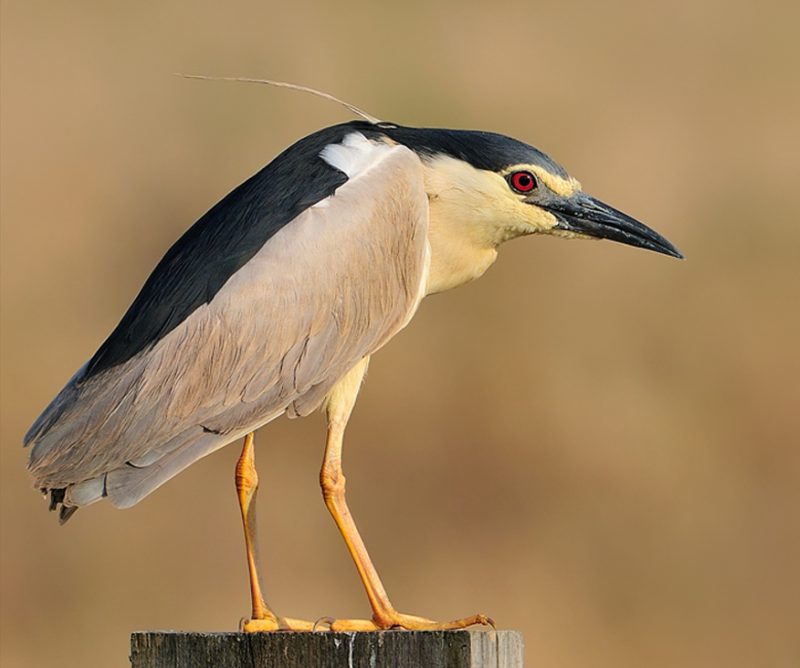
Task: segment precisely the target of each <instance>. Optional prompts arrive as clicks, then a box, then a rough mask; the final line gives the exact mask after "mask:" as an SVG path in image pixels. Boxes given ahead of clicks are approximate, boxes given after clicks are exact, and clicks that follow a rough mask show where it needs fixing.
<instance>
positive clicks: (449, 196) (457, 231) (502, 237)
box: [423, 156, 580, 292]
mask: <svg viewBox="0 0 800 668" xmlns="http://www.w3.org/2000/svg"><path fill="white" fill-rule="evenodd" d="M516 171H526V172H530V173H531V174H532V175H533V176H534V177H535V178H536V179H537V186H536V187H537V188H547V189H549V190H550V191H552V195H553V196H560V197H565V196H569V195H572V194H573V193H575V192H577V191H578V190H580V184H579V183H578V182H577V181H576V180H575V179H571V178H561V177H559V176H556V175H553V174H550V173H549V172H547V171H546V170H544V169H542V168H541V167H540V166H538V165H527V164H522V165H513V166H511V167H509V168H507V169H506V170H504V171H503V172H502V173H495V172H490V171H487V170H484V169H476V168H475V167H473V166H472V165H470V164H468V163H466V162H464V161H462V160H457V159H455V158H452V157H449V156H437V157H435V158H431V159H429V160H425V161H423V174H424V179H425V190H426V192H427V194H428V201H429V204H430V224H429V230H428V238H429V241H430V245H431V253H432V255H431V258H432V264H431V279H430V286H429V292H440V291H442V290H447V289H449V288H452V287H455V286H457V285H461V284H463V283H466V282H468V281H470V280H473V279H475V278H477V277H478V276H480V275H482V274H483V273H484V272H485V271H486V269H488V267H489V266H490V265H491V264H492V263H493V262H494V260H495V258H496V257H497V247H498V246H499V245H500V244H501V243H503V242H504V241H508V240H509V239H513V238H515V237H519V236H524V235H529V234H557V235H559V236H561V235H563V234H564V232H563V230H558V229H556V225H557V223H558V220H557V219H556V217H555V216H554V215H553V214H552V213H550V212H548V211H546V210H544V209H542V208H540V207H538V206H536V204H535V203H531V197H530V195H526V194H522V193H519V192H515V191H514V190H513V189H512V188H511V186H510V185H509V181H508V179H507V177H508V176H509V174H511V173H513V172H516ZM526 200H527V201H526ZM567 234H570V233H567ZM573 236H574V235H573Z"/></svg>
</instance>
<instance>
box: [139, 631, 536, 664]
mask: <svg viewBox="0 0 800 668" xmlns="http://www.w3.org/2000/svg"><path fill="white" fill-rule="evenodd" d="M130 659H131V666H132V668H212V667H213V668H240V667H241V666H247V667H248V668H522V634H521V633H520V632H519V631H493V630H491V629H488V630H487V629H467V630H464V631H374V632H364V633H362V632H359V633H332V632H330V631H321V632H314V633H296V632H291V631H286V632H279V633H181V632H177V631H142V632H137V633H134V634H132V635H131V657H130Z"/></svg>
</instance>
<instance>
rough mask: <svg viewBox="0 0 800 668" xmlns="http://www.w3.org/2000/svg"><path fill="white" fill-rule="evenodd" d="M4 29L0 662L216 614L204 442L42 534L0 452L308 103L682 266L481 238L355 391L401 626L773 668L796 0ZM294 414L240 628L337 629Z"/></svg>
mask: <svg viewBox="0 0 800 668" xmlns="http://www.w3.org/2000/svg"><path fill="white" fill-rule="evenodd" d="M211 5H212V3H194V2H170V3H129V4H124V3H103V2H72V3H53V2H41V1H35V0H34V1H27V2H23V1H21V0H20V1H17V2H3V3H2V16H1V17H0V18H1V19H2V40H1V42H2V118H1V120H2V193H1V195H2V197H1V200H0V202H1V204H2V372H3V375H2V491H1V494H2V594H1V595H2V632H1V634H0V638H1V642H2V645H1V649H0V663H2V665H3V666H4V667H6V666H8V667H14V666H44V665H55V664H58V665H70V666H71V665H86V666H125V665H127V658H126V657H127V648H128V634H129V632H131V631H133V630H137V629H162V628H177V629H197V630H200V629H213V630H226V629H234V628H235V627H236V625H237V623H238V620H239V618H240V617H241V616H243V615H245V614H247V613H248V599H247V592H246V574H245V563H244V556H243V547H242V540H241V536H240V533H241V528H240V524H239V518H238V515H237V513H238V511H237V507H236V502H235V496H234V491H233V480H232V471H233V465H234V461H235V459H236V456H237V454H238V446H232V447H230V448H227V449H224V450H222V451H220V452H219V453H217V454H215V455H213V456H211V457H209V458H207V459H205V460H203V461H201V462H200V463H198V464H197V465H195V466H194V467H192V468H191V469H190V470H188V471H187V472H185V473H184V474H182V475H181V476H179V477H178V478H176V479H175V480H173V481H172V482H171V483H169V484H168V485H167V486H165V487H163V488H162V489H161V490H159V491H158V492H157V493H155V494H154V495H152V496H151V497H148V498H147V499H146V500H145V501H144V502H142V503H141V504H140V505H138V506H137V507H135V508H134V509H131V510H128V511H116V510H114V509H113V508H111V507H110V506H109V505H107V504H98V505H97V506H94V507H92V508H90V509H86V510H84V511H82V512H80V513H78V514H77V515H76V516H75V518H74V519H73V520H72V521H70V523H69V524H68V525H67V526H65V527H58V525H57V523H56V518H55V517H54V516H53V515H52V514H48V513H47V509H46V504H45V502H44V501H42V499H41V498H39V496H38V495H37V493H36V492H35V491H34V490H33V489H31V488H30V483H29V480H28V478H27V475H26V473H25V470H24V464H25V458H26V453H25V452H24V451H23V450H22V448H21V446H20V441H21V438H22V434H23V433H24V431H25V429H26V428H27V427H28V425H29V424H30V423H31V422H32V421H33V419H34V418H35V417H36V416H37V415H38V413H39V412H40V410H41V409H42V408H43V407H44V406H45V404H46V403H47V402H48V401H49V400H50V399H51V397H52V396H53V395H54V394H55V393H56V392H57V391H58V389H60V387H61V386H62V384H63V383H64V382H65V381H66V379H67V378H68V377H69V376H70V375H71V374H72V373H73V371H74V370H75V369H76V368H77V367H78V366H79V365H80V364H81V363H82V362H83V361H84V360H86V359H87V358H88V357H89V356H90V355H91V354H92V353H93V352H94V350H95V349H96V347H97V346H98V345H99V344H100V343H101V341H102V340H103V339H104V338H105V336H106V335H107V334H108V332H109V331H110V330H111V329H112V327H113V326H114V325H115V324H116V322H117V321H118V319H119V317H120V316H121V315H122V313H123V311H124V309H125V308H126V307H127V305H128V304H129V303H130V301H131V300H132V299H133V297H134V296H135V294H136V292H137V290H138V289H139V287H140V286H141V284H142V282H143V281H144V279H145V278H146V276H147V275H148V273H149V272H150V270H151V269H152V267H153V266H154V265H155V263H156V261H157V260H158V259H159V258H160V256H161V255H162V253H163V252H164V251H165V250H166V248H167V247H168V246H169V244H171V243H172V242H173V241H174V240H175V239H176V238H177V237H178V236H179V235H180V234H181V233H182V232H183V231H184V230H185V229H186V228H187V227H188V226H189V225H190V224H191V223H192V222H193V221H194V220H195V219H196V218H197V217H199V216H200V215H201V214H202V213H203V212H204V211H205V210H206V209H207V208H208V207H210V206H211V205H212V204H213V203H214V202H215V201H216V200H217V199H218V198H220V197H221V196H222V195H224V194H225V193H226V192H228V191H229V190H230V189H231V188H232V187H234V186H235V185H236V184H238V183H239V182H241V181H242V180H243V179H245V178H246V177H247V176H249V175H250V174H251V173H253V172H254V171H256V170H257V169H258V168H260V167H261V166H262V165H263V164H265V163H266V162H267V161H269V160H270V159H271V158H272V157H274V156H275V155H276V154H277V153H278V152H279V151H280V150H281V149H282V148H284V147H285V146H286V145H288V144H289V143H291V142H293V141H294V140H296V139H298V138H300V137H301V136H303V135H305V134H307V133H309V132H311V131H313V130H315V129H317V128H319V127H322V126H324V125H328V124H332V123H335V122H339V121H342V120H344V119H346V118H347V115H346V113H345V112H344V111H343V110H342V109H340V108H338V107H337V106H335V105H332V104H329V103H327V102H324V101H321V100H316V99H313V98H309V97H306V96H303V95H300V94H294V93H290V92H285V91H280V90H271V89H266V88H263V87H258V86H246V85H234V84H226V83H207V82H197V81H186V80H180V79H177V78H174V77H172V76H170V73H172V72H176V71H183V72H199V73H206V74H219V75H243V76H265V77H273V78H280V79H285V80H289V81H296V82H300V83H304V84H307V85H312V86H317V87H319V88H322V89H324V90H327V91H331V92H333V93H335V94H336V95H339V96H341V97H343V98H345V99H347V100H349V101H352V102H353V103H355V104H357V105H360V106H362V107H364V108H365V109H367V110H369V111H370V112H371V113H373V114H375V115H378V116H380V117H382V118H388V119H390V120H394V121H396V122H402V123H405V124H408V125H430V126H442V127H448V126H449V127H465V128H482V129H490V130H494V131H498V132H503V133H506V134H509V135H512V136H515V137H518V138H520V139H523V140H526V141H528V142H530V143H532V144H534V145H536V146H538V147H540V148H542V149H543V150H545V151H547V152H549V153H550V154H551V155H553V156H554V157H555V158H556V159H557V160H559V161H560V162H562V163H563V164H564V165H566V166H567V168H568V169H569V170H570V171H571V172H572V173H573V174H575V175H576V176H577V177H578V178H579V179H580V180H581V181H582V182H583V184H584V187H585V189H586V190H587V191H588V192H590V193H592V194H594V195H596V196H598V197H600V198H601V199H604V200H606V201H608V202H610V203H612V204H613V205H615V206H617V207H619V208H621V209H623V210H625V211H627V212H629V213H631V214H633V215H635V216H636V217H638V218H640V219H642V220H643V221H645V222H647V223H648V224H650V225H652V226H653V227H655V228H656V229H658V230H659V231H660V232H662V233H663V234H664V235H666V236H667V237H668V238H669V239H670V240H672V241H673V242H674V243H675V244H676V245H677V246H678V247H679V248H681V250H683V251H684V253H685V254H686V256H687V257H688V259H687V260H686V261H685V262H677V261H674V260H671V259H669V258H666V257H662V256H657V255H655V254H652V253H647V252H643V251H638V250H634V249H631V248H628V247H623V246H620V245H614V244H611V243H590V242H575V241H573V242H567V241H563V240H558V239H546V238H532V239H523V240H519V241H516V242H513V243H511V244H509V245H508V246H507V247H505V248H504V249H503V250H502V252H501V257H500V260H499V261H498V263H497V265H495V267H494V268H492V269H491V270H490V271H489V273H488V274H487V275H486V276H485V277H484V278H483V279H482V280H481V281H479V282H477V283H475V284H473V285H470V286H466V287H464V288H461V289H459V290H456V291H454V292H451V293H449V294H446V295H442V296H437V297H434V298H431V299H430V300H428V301H426V302H425V303H424V304H423V306H422V308H421V310H420V311H419V313H418V315H417V317H416V319H415V320H414V322H413V324H412V326H410V327H409V328H408V329H407V330H406V331H405V332H403V333H402V334H401V335H400V336H398V337H397V339H396V340H395V341H393V342H392V343H391V344H390V345H389V346H388V347H387V348H386V349H385V350H384V351H382V352H381V353H380V354H378V355H377V356H376V358H375V359H374V360H373V365H372V369H371V373H370V376H369V379H368V383H367V385H366V388H365V390H364V392H363V393H362V396H361V400H360V402H359V405H358V407H357V409H356V412H355V415H354V418H353V420H352V422H351V427H350V430H349V438H348V441H347V447H346V449H345V453H346V456H345V459H346V461H345V468H346V471H347V474H348V480H349V490H350V495H349V498H350V502H351V507H352V508H353V511H354V514H355V515H356V517H357V518H358V520H359V523H360V526H361V529H362V531H363V534H364V536H365V539H366V541H367V544H368V545H369V547H370V548H371V551H372V553H373V557H374V559H375V562H376V564H377V565H378V567H379V569H380V570H381V573H382V575H383V577H384V580H385V583H386V586H387V589H388V590H389V593H390V595H391V596H392V597H393V599H394V602H395V603H396V605H397V606H398V608H399V609H401V610H402V611H405V612H409V613H416V614H423V615H425V616H430V617H434V618H441V619H449V618H452V617H457V616H462V615H466V614H469V613H473V612H477V611H482V612H486V613H488V614H491V615H492V616H494V617H495V618H496V620H497V622H498V624H499V625H500V626H501V627H504V628H517V629H521V630H522V631H523V632H524V633H525V638H526V643H527V665H529V666H531V668H537V667H539V666H541V667H542V668H551V667H553V666H559V667H571V666H575V667H585V666H593V667H594V666H608V667H615V668H618V667H619V666H644V665H646V666H682V667H683V666H697V667H701V666H702V667H707V666H722V665H725V666H729V667H740V666H741V667H745V666H748V667H749V666H759V667H760V666H776V667H777V666H780V667H783V666H797V665H800V622H799V621H798V620H800V455H799V449H798V440H799V437H798V433H800V417H799V416H798V412H799V411H800V406H799V405H798V389H799V384H800V382H799V381H798V377H800V353H799V352H798V342H799V341H800V308H798V305H799V304H800V300H799V299H798V298H800V200H799V199H798V196H797V191H798V184H797V180H798V177H800V159H799V158H798V155H800V137H799V136H798V134H799V133H800V123H798V119H800V81H799V80H798V71H800V57H799V56H798V46H797V26H798V21H800V10H799V9H798V7H800V5H798V3H796V2H789V1H787V2H761V3H748V2H735V1H734V2H722V1H721V0H720V1H714V0H696V1H693V2H679V3H638V2H633V1H632V0H627V1H622V0H619V1H613V0H612V1H611V2H603V3H589V2H585V3H573V2H561V3H536V4H534V3H522V2H514V1H510V2H503V3H489V2H486V3H468V2H455V1H452V2H434V3H429V2H413V1H412V2H408V1H407V2H404V3H396V4H395V5H393V6H390V5H389V3H351V4H346V3H326V2H321V1H311V2H300V3H285V2H284V3H272V4H270V3H266V2H250V3H247V2H231V3H216V5H217V6H211ZM323 439H324V427H323V423H322V420H321V417H320V416H314V417H311V418H308V419H305V420H301V421H293V422H290V421H288V420H280V421H278V422H276V423H273V424H272V425H270V426H268V427H267V428H265V429H263V430H262V431H261V432H260V433H259V435H258V439H257V444H258V450H257V452H258V462H259V468H260V472H261V476H262V481H263V487H262V491H261V496H260V499H259V501H260V506H259V513H260V524H261V527H262V531H263V539H264V555H263V556H264V561H265V566H266V571H265V573H266V583H267V590H268V593H269V599H270V601H271V602H272V604H273V605H274V607H275V608H276V609H277V610H278V611H279V612H281V613H283V614H286V615H292V616H302V617H307V618H312V619H313V618H317V617H320V616H323V615H336V616H347V615H349V616H363V615H365V614H368V607H367V603H366V600H365V598H364V596H363V594H362V592H361V589H360V585H359V583H358V580H357V577H356V575H355V572H354V569H353V568H352V565H351V564H350V562H349V557H348V556H347V554H346V552H345V549H344V546H343V544H342V542H341V540H340V538H339V536H338V534H337V533H336V530H335V528H334V525H333V523H332V522H331V521H330V519H329V517H328V515H327V512H326V510H325V508H324V506H323V504H322V502H321V499H320V495H319V492H318V488H317V471H318V466H319V461H320V458H321V455H322V445H323Z"/></svg>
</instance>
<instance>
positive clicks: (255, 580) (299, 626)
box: [236, 433, 314, 631]
mask: <svg viewBox="0 0 800 668" xmlns="http://www.w3.org/2000/svg"><path fill="white" fill-rule="evenodd" d="M257 492H258V473H257V472H256V459H255V452H254V448H253V434H252V433H250V434H247V436H245V437H244V446H243V447H242V454H241V456H240V457H239V460H238V461H237V462H236V493H237V495H238V497H239V507H240V508H241V511H242V524H243V526H244V543H245V548H246V550H247V569H248V571H249V573H250V596H251V598H252V601H253V615H252V617H251V618H250V619H248V620H246V621H245V622H244V624H243V625H242V628H243V630H244V631H278V630H296V631H310V630H311V629H313V627H314V625H313V624H312V623H311V622H306V621H303V620H299V619H288V618H285V617H278V616H277V615H276V614H275V613H274V612H272V610H270V608H269V606H268V605H267V603H266V601H265V600H264V595H263V593H262V587H261V578H260V577H259V574H258V540H257V534H256V494H257Z"/></svg>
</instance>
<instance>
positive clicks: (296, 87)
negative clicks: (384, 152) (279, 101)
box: [175, 72, 381, 125]
mask: <svg viewBox="0 0 800 668" xmlns="http://www.w3.org/2000/svg"><path fill="white" fill-rule="evenodd" d="M175 76H176V77H183V78H184V79H203V80H205V81H238V82H242V83H258V84H266V85H268V86H277V87H278V88H290V89H292V90H299V91H300V92H302V93H311V94H312V95H316V96H318V97H322V98H325V99H326V100H331V101H332V102H337V103H339V104H341V105H342V106H343V107H346V108H347V109H349V110H350V111H352V112H353V113H354V114H356V115H357V116H361V118H363V119H365V120H367V121H369V122H370V123H372V124H373V125H377V124H378V123H380V122H381V120H380V119H379V118H375V116H372V115H370V114H368V113H367V112H366V111H364V110H363V109H359V108H358V107H357V106H355V105H354V104H350V103H349V102H345V101H344V100H340V99H339V98H338V97H334V96H333V95H330V94H329V93H323V92H322V91H320V90H315V89H313V88H309V87H308V86H300V85H299V84H293V83H287V82H286V81H272V80H270V79H251V78H249V77H212V76H207V75H205V74H181V73H180V72H175Z"/></svg>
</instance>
